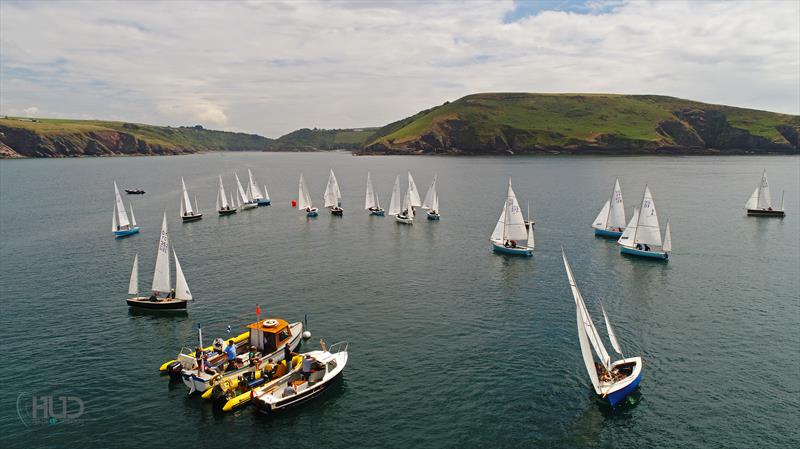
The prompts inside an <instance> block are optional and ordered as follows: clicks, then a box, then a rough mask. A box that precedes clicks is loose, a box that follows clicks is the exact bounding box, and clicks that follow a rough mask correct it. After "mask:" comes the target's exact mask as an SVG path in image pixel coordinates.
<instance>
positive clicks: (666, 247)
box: [661, 221, 672, 253]
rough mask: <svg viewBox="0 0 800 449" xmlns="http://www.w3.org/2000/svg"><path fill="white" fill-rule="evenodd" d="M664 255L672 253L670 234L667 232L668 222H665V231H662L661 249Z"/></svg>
mask: <svg viewBox="0 0 800 449" xmlns="http://www.w3.org/2000/svg"><path fill="white" fill-rule="evenodd" d="M661 249H663V250H664V252H665V253H668V252H670V251H672V234H671V233H670V230H669V221H667V229H665V230H664V245H663V246H662V247H661Z"/></svg>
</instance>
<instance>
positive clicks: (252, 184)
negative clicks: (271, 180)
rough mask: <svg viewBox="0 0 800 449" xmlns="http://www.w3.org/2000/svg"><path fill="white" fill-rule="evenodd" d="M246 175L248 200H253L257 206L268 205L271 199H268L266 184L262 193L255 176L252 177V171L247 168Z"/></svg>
mask: <svg viewBox="0 0 800 449" xmlns="http://www.w3.org/2000/svg"><path fill="white" fill-rule="evenodd" d="M247 177H248V178H249V180H248V181H249V183H248V185H247V192H248V193H249V194H250V195H249V196H250V200H251V201H254V202H255V203H256V204H257V205H258V206H269V205H270V204H271V201H270V200H269V193H267V186H266V185H264V192H263V193H262V192H261V189H259V188H258V183H256V178H254V177H253V172H252V171H250V169H249V168H248V169H247Z"/></svg>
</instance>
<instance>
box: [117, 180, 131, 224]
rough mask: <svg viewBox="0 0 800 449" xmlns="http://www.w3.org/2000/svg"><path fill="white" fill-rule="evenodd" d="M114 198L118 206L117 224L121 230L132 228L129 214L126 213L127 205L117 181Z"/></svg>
mask: <svg viewBox="0 0 800 449" xmlns="http://www.w3.org/2000/svg"><path fill="white" fill-rule="evenodd" d="M114 197H115V199H116V204H117V224H118V225H119V227H120V228H125V227H127V226H130V224H131V222H130V221H128V214H127V213H126V212H125V204H123V203H122V196H120V194H119V189H118V188H117V181H114Z"/></svg>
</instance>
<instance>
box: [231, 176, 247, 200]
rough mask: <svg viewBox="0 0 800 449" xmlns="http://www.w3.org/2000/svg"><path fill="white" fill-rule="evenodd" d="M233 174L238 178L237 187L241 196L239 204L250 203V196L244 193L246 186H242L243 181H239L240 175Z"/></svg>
mask: <svg viewBox="0 0 800 449" xmlns="http://www.w3.org/2000/svg"><path fill="white" fill-rule="evenodd" d="M233 176H234V177H235V178H236V188H237V190H238V191H239V197H238V198H237V200H238V201H237V203H238V204H244V203H249V202H250V198H248V196H247V194H246V193H244V188H242V183H241V182H239V175H238V174H236V173H234V174H233Z"/></svg>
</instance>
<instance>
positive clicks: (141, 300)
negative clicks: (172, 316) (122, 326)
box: [127, 296, 189, 312]
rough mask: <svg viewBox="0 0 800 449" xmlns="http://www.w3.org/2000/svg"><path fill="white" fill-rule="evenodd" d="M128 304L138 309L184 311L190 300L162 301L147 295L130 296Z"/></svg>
mask: <svg viewBox="0 0 800 449" xmlns="http://www.w3.org/2000/svg"><path fill="white" fill-rule="evenodd" d="M127 302H128V306H130V307H135V308H137V309H146V310H161V311H165V312H183V311H185V310H186V304H187V303H188V302H189V301H186V300H183V299H170V300H161V301H150V299H149V298H146V297H143V296H142V297H136V298H129V299H128V300H127Z"/></svg>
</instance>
